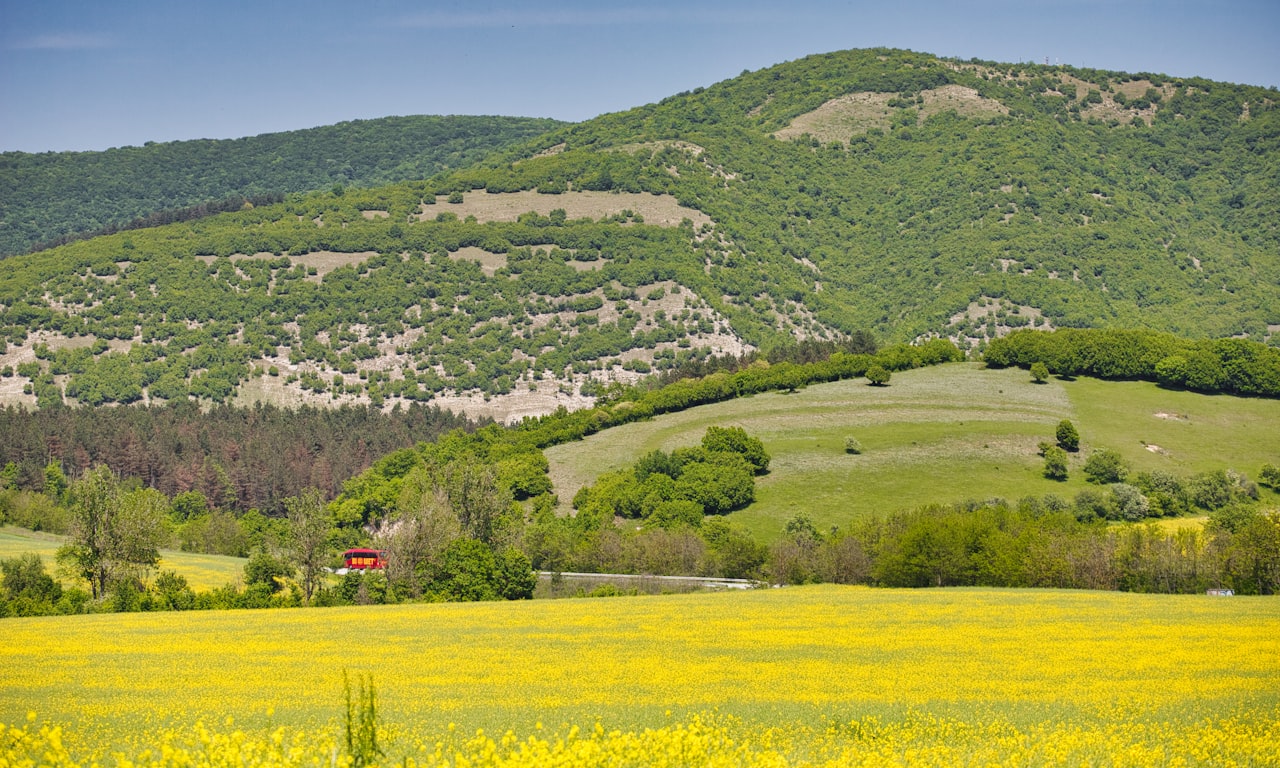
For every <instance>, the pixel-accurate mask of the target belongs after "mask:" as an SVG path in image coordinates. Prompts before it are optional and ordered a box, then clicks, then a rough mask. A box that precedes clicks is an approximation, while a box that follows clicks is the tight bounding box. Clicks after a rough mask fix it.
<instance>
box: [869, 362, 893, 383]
mask: <svg viewBox="0 0 1280 768" xmlns="http://www.w3.org/2000/svg"><path fill="white" fill-rule="evenodd" d="M867 381H869V382H870V383H871V384H873V385H874V386H877V387H883V386H885V385H886V384H888V383H889V371H887V370H886V369H885V368H884V366H882V365H879V364H875V365H872V366H871V367H870V368H868V369H867Z"/></svg>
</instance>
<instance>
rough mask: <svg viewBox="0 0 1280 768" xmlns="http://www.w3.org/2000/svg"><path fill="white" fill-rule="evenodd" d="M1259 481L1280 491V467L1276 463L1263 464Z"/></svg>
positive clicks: (1259, 472) (1259, 473)
mask: <svg viewBox="0 0 1280 768" xmlns="http://www.w3.org/2000/svg"><path fill="white" fill-rule="evenodd" d="M1258 483H1259V484H1260V485H1265V486H1267V487H1268V488H1271V489H1273V490H1276V491H1280V467H1277V466H1276V465H1275V464H1263V465H1262V469H1261V470H1259V471H1258Z"/></svg>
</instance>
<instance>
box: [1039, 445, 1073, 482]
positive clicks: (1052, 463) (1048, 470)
mask: <svg viewBox="0 0 1280 768" xmlns="http://www.w3.org/2000/svg"><path fill="white" fill-rule="evenodd" d="M1044 476H1045V477H1047V478H1049V479H1050V480H1066V479H1067V452H1066V451H1064V450H1062V449H1061V448H1059V447H1058V446H1056V445H1051V446H1049V447H1047V448H1045V451H1044Z"/></svg>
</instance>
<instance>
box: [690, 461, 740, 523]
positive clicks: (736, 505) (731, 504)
mask: <svg viewBox="0 0 1280 768" xmlns="http://www.w3.org/2000/svg"><path fill="white" fill-rule="evenodd" d="M713 455H718V456H731V457H733V458H734V459H737V461H724V462H717V463H714V464H712V463H704V462H700V461H698V462H692V463H690V464H686V465H685V467H684V471H682V472H681V473H680V479H679V480H677V481H676V496H677V498H681V499H688V500H689V501H692V502H695V503H697V504H700V505H702V509H703V511H704V512H705V513H706V514H708V515H723V514H727V513H729V512H732V511H733V510H735V509H742V508H743V507H745V506H747V505H748V504H750V503H751V502H752V501H753V500H755V479H754V478H753V477H752V475H751V465H749V464H747V462H746V461H745V460H744V459H741V458H740V457H738V456H736V455H735V454H713Z"/></svg>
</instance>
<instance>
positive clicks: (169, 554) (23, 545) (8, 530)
mask: <svg viewBox="0 0 1280 768" xmlns="http://www.w3.org/2000/svg"><path fill="white" fill-rule="evenodd" d="M60 546H62V537H61V536H54V535H52V534H47V533H36V532H33V531H28V530H26V529H24V528H15V527H12V526H4V527H0V559H2V558H7V557H16V556H18V555H20V554H22V553H24V552H35V553H36V554H38V555H40V557H41V558H42V559H43V560H44V562H45V567H47V568H48V569H49V572H50V573H52V574H55V575H56V574H57V573H58V572H57V563H56V562H55V561H54V555H55V554H56V553H57V551H58V547H60ZM245 562H246V560H245V559H244V558H242V557H226V556H224V555H201V554H196V553H194V552H179V551H176V550H169V549H164V550H161V551H160V564H159V565H158V566H157V567H156V569H155V571H154V573H159V572H160V571H176V572H177V573H178V574H179V575H181V576H184V577H185V578H186V580H187V583H188V584H190V585H191V588H192V589H194V590H196V591H197V592H204V591H207V590H210V589H216V588H217V587H221V586H224V585H226V584H230V583H232V582H236V581H239V580H241V579H242V577H243V575H244V564H245ZM62 582H63V583H64V584H66V583H68V579H66V578H63V579H62Z"/></svg>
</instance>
